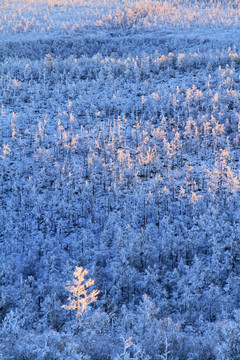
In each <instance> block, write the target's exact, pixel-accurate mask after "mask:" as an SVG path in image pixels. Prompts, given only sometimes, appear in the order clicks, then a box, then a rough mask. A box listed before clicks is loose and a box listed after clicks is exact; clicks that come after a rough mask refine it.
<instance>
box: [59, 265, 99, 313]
mask: <svg viewBox="0 0 240 360" xmlns="http://www.w3.org/2000/svg"><path fill="white" fill-rule="evenodd" d="M73 274H74V277H75V279H74V280H73V282H72V283H68V284H67V287H66V289H67V290H68V291H69V292H70V293H71V294H72V295H71V296H69V298H68V300H69V301H70V304H69V305H62V307H63V308H64V309H67V310H76V309H77V317H79V316H81V315H83V313H84V312H85V311H86V309H87V306H88V305H89V304H91V303H92V302H94V301H95V300H96V296H97V295H98V294H99V293H100V290H93V291H92V292H90V293H89V294H88V293H87V290H88V288H89V287H90V286H92V285H94V280H92V279H91V278H89V279H88V280H87V281H85V280H84V277H85V275H87V274H88V270H87V269H83V268H82V267H81V266H80V267H78V266H76V269H75V271H74V273H73ZM84 281H85V282H84Z"/></svg>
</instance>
